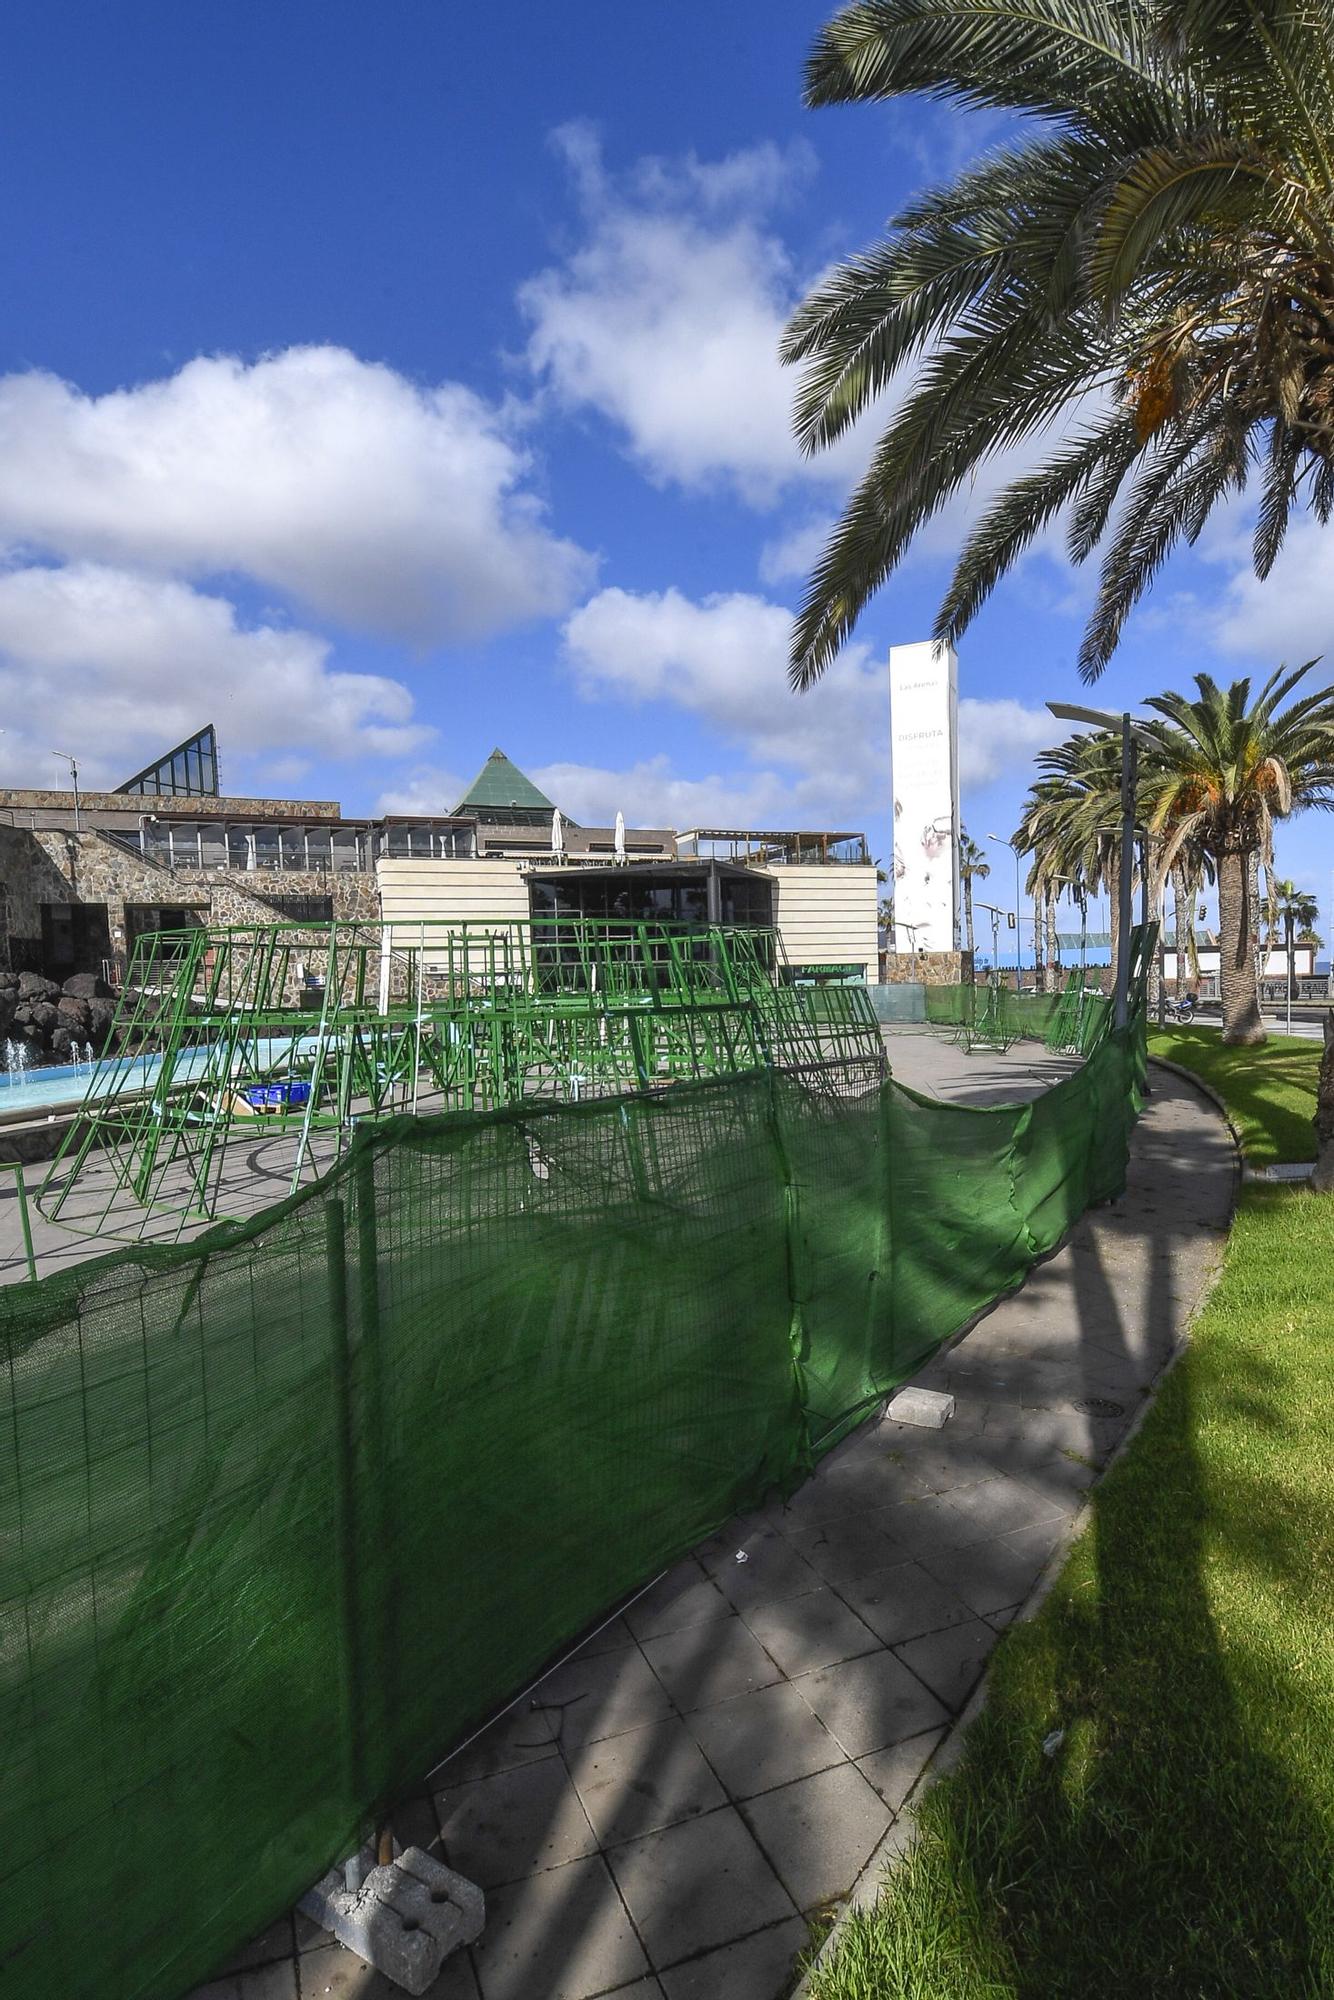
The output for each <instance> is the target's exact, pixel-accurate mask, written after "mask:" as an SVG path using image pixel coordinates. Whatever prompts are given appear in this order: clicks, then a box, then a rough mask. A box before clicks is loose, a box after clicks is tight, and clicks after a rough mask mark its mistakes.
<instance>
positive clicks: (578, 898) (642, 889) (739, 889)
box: [528, 862, 773, 928]
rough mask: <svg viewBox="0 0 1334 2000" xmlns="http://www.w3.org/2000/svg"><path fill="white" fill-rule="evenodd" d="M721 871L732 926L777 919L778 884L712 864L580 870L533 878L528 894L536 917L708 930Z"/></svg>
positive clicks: (721, 905)
mask: <svg viewBox="0 0 1334 2000" xmlns="http://www.w3.org/2000/svg"><path fill="white" fill-rule="evenodd" d="M711 873H713V874H716V883H717V896H718V905H717V907H718V914H717V916H716V918H714V919H713V921H715V922H717V923H720V924H726V925H732V924H743V925H761V926H769V925H771V924H772V923H773V884H772V883H770V882H766V881H764V880H763V879H762V878H761V877H757V876H753V875H746V874H742V873H740V872H738V873H736V874H732V873H731V872H729V871H728V870H725V869H718V870H716V871H714V870H712V869H711V868H710V865H709V864H708V863H707V862H705V863H702V864H697V865H696V866H695V867H693V868H674V867H672V866H671V865H670V864H666V865H664V864H661V863H659V864H657V865H655V866H654V867H653V868H652V869H643V870H638V869H633V868H630V869H627V868H616V869H607V870H606V871H605V872H604V871H603V870H602V869H600V868H598V869H588V870H586V871H585V870H575V869H572V870H571V871H570V872H569V873H568V874H565V873H562V874H560V875H555V874H552V875H546V876H536V875H535V876H532V877H530V878H529V885H528V893H529V899H530V902H531V906H532V913H533V915H534V916H535V917H597V918H599V919H601V920H603V921H606V920H609V919H610V920H613V921H614V920H615V919H616V918H617V917H622V918H625V919H626V920H627V921H629V922H631V923H638V922H645V921H647V922H651V923H666V924H688V925H694V926H698V927H700V928H702V927H703V926H704V925H706V924H707V923H708V922H709V921H710V917H709V878H710V875H711Z"/></svg>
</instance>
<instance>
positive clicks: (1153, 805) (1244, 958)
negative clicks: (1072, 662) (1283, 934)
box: [1140, 660, 1334, 1043]
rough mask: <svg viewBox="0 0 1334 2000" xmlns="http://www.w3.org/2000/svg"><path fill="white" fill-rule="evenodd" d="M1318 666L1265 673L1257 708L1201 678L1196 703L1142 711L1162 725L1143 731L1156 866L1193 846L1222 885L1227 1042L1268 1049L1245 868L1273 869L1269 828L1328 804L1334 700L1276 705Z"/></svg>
mask: <svg viewBox="0 0 1334 2000" xmlns="http://www.w3.org/2000/svg"><path fill="white" fill-rule="evenodd" d="M1314 665H1315V662H1314V661H1313V660H1310V661H1308V662H1307V664H1306V665H1305V666H1303V667H1298V668H1296V670H1295V671H1293V672H1291V673H1289V672H1287V671H1286V670H1285V669H1284V668H1282V667H1280V668H1279V670H1278V672H1277V673H1274V674H1271V675H1270V677H1269V679H1268V680H1267V681H1266V682H1265V684H1264V686H1263V687H1262V688H1261V690H1260V692H1259V694H1258V695H1257V696H1256V698H1255V700H1254V702H1253V703H1252V701H1251V684H1250V681H1249V680H1239V681H1234V682H1233V683H1232V685H1231V687H1229V688H1226V689H1224V688H1220V687H1219V686H1217V684H1216V683H1215V682H1214V681H1212V680H1211V679H1210V678H1209V676H1208V675H1207V674H1197V675H1196V676H1195V685H1196V687H1197V689H1198V690H1199V693H1198V697H1197V699H1196V700H1194V701H1190V700H1188V699H1187V697H1186V696H1185V695H1180V694H1162V695H1154V696H1151V697H1150V698H1149V700H1148V702H1147V704H1146V705H1147V706H1148V707H1149V708H1152V709H1155V710H1156V711H1157V713H1158V715H1160V716H1162V717H1163V718H1164V720H1163V721H1161V722H1158V721H1154V722H1152V723H1149V724H1148V725H1147V728H1148V731H1149V733H1150V734H1151V735H1152V736H1153V737H1154V739H1155V748H1154V750H1153V751H1151V752H1150V753H1149V754H1148V756H1147V757H1146V759H1145V762H1144V766H1143V768H1142V774H1141V783H1140V794H1141V799H1142V801H1143V804H1144V809H1145V812H1146V816H1147V822H1148V826H1149V830H1150V832H1151V833H1153V834H1156V835H1159V836H1160V837H1161V840H1162V857H1163V859H1162V865H1163V867H1164V868H1165V869H1166V870H1169V871H1170V869H1171V868H1172V867H1173V866H1174V864H1175V862H1176V859H1177V857H1178V855H1180V854H1182V853H1183V852H1185V851H1186V850H1187V849H1188V848H1189V847H1190V846H1192V845H1193V846H1195V847H1196V848H1198V849H1200V850H1202V851H1203V852H1204V853H1205V854H1207V855H1208V857H1209V858H1210V860H1211V861H1212V863H1213V865H1214V868H1215V870H1216V872H1217V877H1218V928H1219V947H1220V949H1219V983H1220V986H1221V988H1222V998H1223V1040H1224V1041H1225V1042H1230V1043H1251V1042H1262V1041H1263V1040H1264V1035H1265V1031H1264V1024H1263V1023H1262V1021H1261V1019H1260V1009H1259V1002H1258V994H1257V980H1256V962H1255V956H1254V952H1253V949H1252V944H1253V940H1254V939H1255V938H1256V937H1257V936H1258V934H1259V928H1260V925H1259V909H1258V901H1257V898H1256V893H1255V889H1254V885H1253V877H1252V868H1251V864H1252V862H1253V861H1254V860H1256V859H1257V858H1258V859H1259V860H1260V861H1262V862H1263V863H1264V864H1265V866H1266V867H1271V866H1272V863H1273V832H1274V822H1275V820H1278V819H1285V818H1286V817H1287V816H1288V814H1289V813H1292V812H1297V811H1300V810H1302V809H1303V808H1304V807H1309V806H1324V807H1328V806H1330V805H1331V804H1334V689H1332V688H1328V687H1326V688H1322V689H1320V690H1319V692H1318V693H1316V694H1308V695H1304V696H1303V697H1302V698H1301V699H1300V700H1298V701H1294V702H1292V703H1291V704H1290V705H1289V706H1288V707H1287V708H1284V707H1283V706H1282V704H1283V703H1284V702H1285V701H1286V700H1287V698H1288V696H1289V695H1290V694H1291V693H1292V692H1293V690H1294V689H1295V688H1296V687H1297V685H1298V683H1299V682H1300V681H1301V680H1302V679H1303V678H1304V677H1305V676H1306V674H1308V673H1309V672H1310V670H1311V668H1312V667H1313V666H1314Z"/></svg>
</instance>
